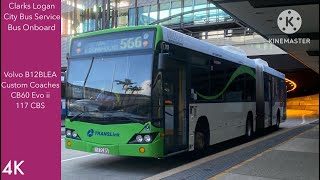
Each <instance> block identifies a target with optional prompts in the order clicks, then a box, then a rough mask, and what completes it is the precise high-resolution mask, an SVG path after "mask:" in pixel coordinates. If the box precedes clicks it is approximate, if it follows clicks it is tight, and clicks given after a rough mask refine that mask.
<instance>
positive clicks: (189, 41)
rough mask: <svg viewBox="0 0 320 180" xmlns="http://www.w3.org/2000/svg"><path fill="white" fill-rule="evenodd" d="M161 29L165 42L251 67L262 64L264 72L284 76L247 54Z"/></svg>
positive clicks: (282, 77) (167, 29) (164, 28)
mask: <svg viewBox="0 0 320 180" xmlns="http://www.w3.org/2000/svg"><path fill="white" fill-rule="evenodd" d="M162 31H163V40H164V41H166V42H169V43H173V44H176V45H179V46H182V47H185V48H188V49H192V50H195V51H198V52H201V53H204V54H208V55H212V56H216V57H218V58H222V59H225V60H228V61H231V62H235V63H238V64H242V65H245V66H249V67H252V68H256V66H257V65H259V66H263V70H264V72H267V73H269V74H271V75H274V76H276V77H279V78H281V79H284V78H285V75H284V74H283V73H281V72H279V71H276V70H274V69H272V68H270V67H269V66H268V65H266V64H262V63H257V62H256V61H254V60H253V59H250V58H248V57H247V56H244V55H243V54H240V53H235V52H234V51H228V50H226V49H224V48H221V47H218V46H215V45H213V44H210V43H207V42H205V41H201V40H199V39H196V38H194V37H191V36H188V35H185V34H183V33H180V32H177V31H174V30H171V29H169V28H166V27H162Z"/></svg>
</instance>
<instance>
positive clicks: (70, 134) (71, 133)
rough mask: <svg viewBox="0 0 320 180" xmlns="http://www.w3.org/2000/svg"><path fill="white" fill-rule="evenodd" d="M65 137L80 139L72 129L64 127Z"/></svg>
mask: <svg viewBox="0 0 320 180" xmlns="http://www.w3.org/2000/svg"><path fill="white" fill-rule="evenodd" d="M66 137H67V138H71V139H78V140H80V137H79V134H78V133H77V132H76V131H75V130H73V129H66Z"/></svg>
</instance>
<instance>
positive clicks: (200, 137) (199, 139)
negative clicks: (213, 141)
mask: <svg viewBox="0 0 320 180" xmlns="http://www.w3.org/2000/svg"><path fill="white" fill-rule="evenodd" d="M205 146H206V135H205V133H203V132H201V131H196V133H195V136H194V149H195V150H203V149H204V148H205Z"/></svg>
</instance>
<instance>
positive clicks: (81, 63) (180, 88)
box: [65, 26, 286, 158]
mask: <svg viewBox="0 0 320 180" xmlns="http://www.w3.org/2000/svg"><path fill="white" fill-rule="evenodd" d="M66 96H67V97H66V104H67V118H66V121H65V127H66V139H65V140H66V141H65V143H66V148H68V149H74V150H79V151H85V152H91V153H103V154H111V155H122V156H140V157H155V158H161V157H166V156H170V155H173V154H177V153H181V152H185V151H193V150H201V149H204V148H206V147H207V146H210V145H213V144H216V143H220V142H223V141H226V140H229V139H232V138H236V137H239V136H249V137H250V136H252V134H253V133H255V132H256V131H259V130H263V129H265V128H267V127H272V126H273V127H275V128H278V127H279V124H280V123H281V122H283V121H284V120H285V119H286V86H285V76H284V74H282V73H280V72H278V71H276V70H274V69H272V68H270V67H268V65H267V63H266V62H264V61H263V60H261V59H249V58H247V57H246V56H245V55H242V54H239V53H233V52H232V51H230V50H228V49H224V48H220V47H217V46H214V45H211V44H208V43H206V42H203V41H200V40H198V39H195V38H192V37H189V36H187V35H184V34H182V33H179V32H176V31H173V30H171V29H168V28H165V27H162V26H140V27H127V28H118V29H110V30H102V31H97V32H91V33H86V34H81V35H78V36H75V37H74V38H72V41H71V47H70V54H69V56H68V71H67V76H66Z"/></svg>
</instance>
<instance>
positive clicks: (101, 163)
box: [61, 117, 315, 180]
mask: <svg viewBox="0 0 320 180" xmlns="http://www.w3.org/2000/svg"><path fill="white" fill-rule="evenodd" d="M314 120H315V118H304V117H302V118H290V119H287V121H286V122H285V123H283V124H281V128H280V130H279V131H285V130H288V129H291V128H294V127H296V126H299V125H301V124H305V123H309V122H311V121H314ZM270 135H272V131H268V132H266V133H264V134H262V135H259V136H258V137H257V138H255V139H254V140H253V141H258V140H259V139H260V138H262V137H266V136H270ZM246 142H247V141H246V140H245V139H244V138H237V139H234V140H230V141H227V142H224V143H220V144H217V145H214V146H211V147H210V148H209V150H208V152H207V154H206V155H203V156H201V157H193V156H192V154H191V153H183V154H180V155H176V156H173V157H169V158H166V159H152V158H137V157H121V156H111V155H103V154H90V153H85V152H80V151H74V150H68V149H66V148H65V147H64V143H65V142H64V138H63V136H61V172H62V175H61V177H62V179H63V180H106V179H107V180H116V179H117V180H119V179H124V180H131V179H132V180H134V179H144V178H148V177H150V176H154V175H156V174H158V173H161V172H164V171H167V170H170V169H172V168H176V167H179V166H181V165H184V164H187V163H190V162H192V161H195V160H197V159H200V158H204V157H206V156H209V155H212V154H216V153H218V152H222V151H226V150H228V149H230V148H233V147H236V146H239V145H241V144H244V143H246Z"/></svg>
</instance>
